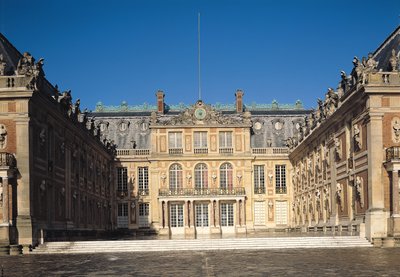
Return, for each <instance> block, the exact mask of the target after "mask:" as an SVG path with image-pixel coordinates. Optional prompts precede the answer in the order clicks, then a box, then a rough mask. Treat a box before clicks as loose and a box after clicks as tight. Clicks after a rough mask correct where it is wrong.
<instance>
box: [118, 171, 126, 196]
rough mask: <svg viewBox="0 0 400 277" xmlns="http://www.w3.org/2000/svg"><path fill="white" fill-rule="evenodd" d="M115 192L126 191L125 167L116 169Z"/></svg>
mask: <svg viewBox="0 0 400 277" xmlns="http://www.w3.org/2000/svg"><path fill="white" fill-rule="evenodd" d="M117 190H118V191H119V192H127V191H128V169H127V168H126V167H117Z"/></svg>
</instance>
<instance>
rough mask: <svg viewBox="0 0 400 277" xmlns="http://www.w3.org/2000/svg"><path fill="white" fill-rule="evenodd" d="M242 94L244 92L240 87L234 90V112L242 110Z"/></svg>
mask: <svg viewBox="0 0 400 277" xmlns="http://www.w3.org/2000/svg"><path fill="white" fill-rule="evenodd" d="M243 95H244V92H243V90H241V89H238V90H236V93H235V97H236V112H237V113H242V112H243Z"/></svg>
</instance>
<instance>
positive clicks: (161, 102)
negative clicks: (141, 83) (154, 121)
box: [156, 90, 165, 114]
mask: <svg viewBox="0 0 400 277" xmlns="http://www.w3.org/2000/svg"><path fill="white" fill-rule="evenodd" d="M156 96H157V113H160V114H164V96H165V95H164V92H163V91H162V90H158V91H157V93H156Z"/></svg>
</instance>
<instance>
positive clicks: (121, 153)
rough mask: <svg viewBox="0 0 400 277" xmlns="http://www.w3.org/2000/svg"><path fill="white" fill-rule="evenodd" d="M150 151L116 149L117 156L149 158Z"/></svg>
mask: <svg viewBox="0 0 400 277" xmlns="http://www.w3.org/2000/svg"><path fill="white" fill-rule="evenodd" d="M149 155H150V149H117V156H149Z"/></svg>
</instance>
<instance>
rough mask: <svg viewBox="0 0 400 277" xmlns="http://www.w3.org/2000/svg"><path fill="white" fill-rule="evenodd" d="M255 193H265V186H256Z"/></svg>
mask: <svg viewBox="0 0 400 277" xmlns="http://www.w3.org/2000/svg"><path fill="white" fill-rule="evenodd" d="M254 193H255V194H264V193H265V187H258V188H254Z"/></svg>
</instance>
